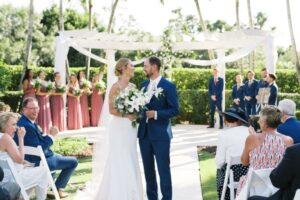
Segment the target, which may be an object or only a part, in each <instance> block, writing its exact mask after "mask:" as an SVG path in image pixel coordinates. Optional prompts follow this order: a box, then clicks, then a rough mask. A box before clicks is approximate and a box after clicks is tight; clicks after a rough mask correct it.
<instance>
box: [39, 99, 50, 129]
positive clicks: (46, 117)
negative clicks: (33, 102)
mask: <svg viewBox="0 0 300 200" xmlns="http://www.w3.org/2000/svg"><path fill="white" fill-rule="evenodd" d="M36 98H37V101H38V104H39V107H40V111H39V114H38V117H37V121H36V123H37V124H38V125H39V126H40V127H41V129H42V131H43V133H49V130H50V127H51V126H52V120H51V111H50V103H49V96H48V95H36Z"/></svg>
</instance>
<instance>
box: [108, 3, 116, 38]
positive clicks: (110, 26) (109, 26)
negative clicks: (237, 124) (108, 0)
mask: <svg viewBox="0 0 300 200" xmlns="http://www.w3.org/2000/svg"><path fill="white" fill-rule="evenodd" d="M118 3H119V0H115V1H114V3H113V5H112V9H111V13H110V17H109V22H108V26H107V32H108V33H111V31H112V25H113V19H114V15H115V12H116V8H117V5H118Z"/></svg>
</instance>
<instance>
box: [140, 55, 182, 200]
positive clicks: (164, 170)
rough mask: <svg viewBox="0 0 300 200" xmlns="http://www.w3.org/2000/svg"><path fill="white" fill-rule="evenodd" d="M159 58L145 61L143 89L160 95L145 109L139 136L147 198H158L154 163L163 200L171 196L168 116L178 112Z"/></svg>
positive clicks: (172, 90)
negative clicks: (145, 76) (158, 91)
mask: <svg viewBox="0 0 300 200" xmlns="http://www.w3.org/2000/svg"><path fill="white" fill-rule="evenodd" d="M160 67H161V61H160V59H159V58H157V57H154V56H152V57H150V58H148V59H146V60H145V62H144V72H145V74H146V75H147V77H148V78H149V80H146V81H144V82H143V83H142V88H144V90H145V91H155V90H156V89H158V88H161V89H162V90H163V91H162V95H160V96H158V97H156V96H155V95H153V96H152V98H151V100H150V103H149V104H147V108H148V111H146V114H145V116H144V118H142V119H141V120H140V125H139V128H138V138H139V144H140V149H141V155H142V159H143V166H144V171H145V179H146V192H147V197H148V199H149V200H158V193H157V179H156V172H155V171H156V170H155V168H156V167H155V162H156V166H157V169H158V174H159V177H160V189H161V193H162V200H171V199H172V179H171V169H170V146H171V139H172V137H173V136H172V129H171V118H172V117H175V116H176V115H178V114H179V106H178V97H177V91H176V86H175V85H174V84H173V83H171V82H170V81H168V80H167V79H165V78H163V77H161V76H160Z"/></svg>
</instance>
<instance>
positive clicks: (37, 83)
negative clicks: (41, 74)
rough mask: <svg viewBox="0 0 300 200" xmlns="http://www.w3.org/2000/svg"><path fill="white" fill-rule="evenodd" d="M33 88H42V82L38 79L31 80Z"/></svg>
mask: <svg viewBox="0 0 300 200" xmlns="http://www.w3.org/2000/svg"><path fill="white" fill-rule="evenodd" d="M33 87H34V89H36V90H37V89H39V88H41V87H42V81H41V80H40V79H35V80H33Z"/></svg>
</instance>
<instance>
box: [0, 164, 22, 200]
mask: <svg viewBox="0 0 300 200" xmlns="http://www.w3.org/2000/svg"><path fill="white" fill-rule="evenodd" d="M3 178H4V171H3V169H2V168H1V167H0V199H1V200H15V199H19V197H20V192H21V188H20V186H19V185H18V184H17V183H15V182H2V181H3Z"/></svg>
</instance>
